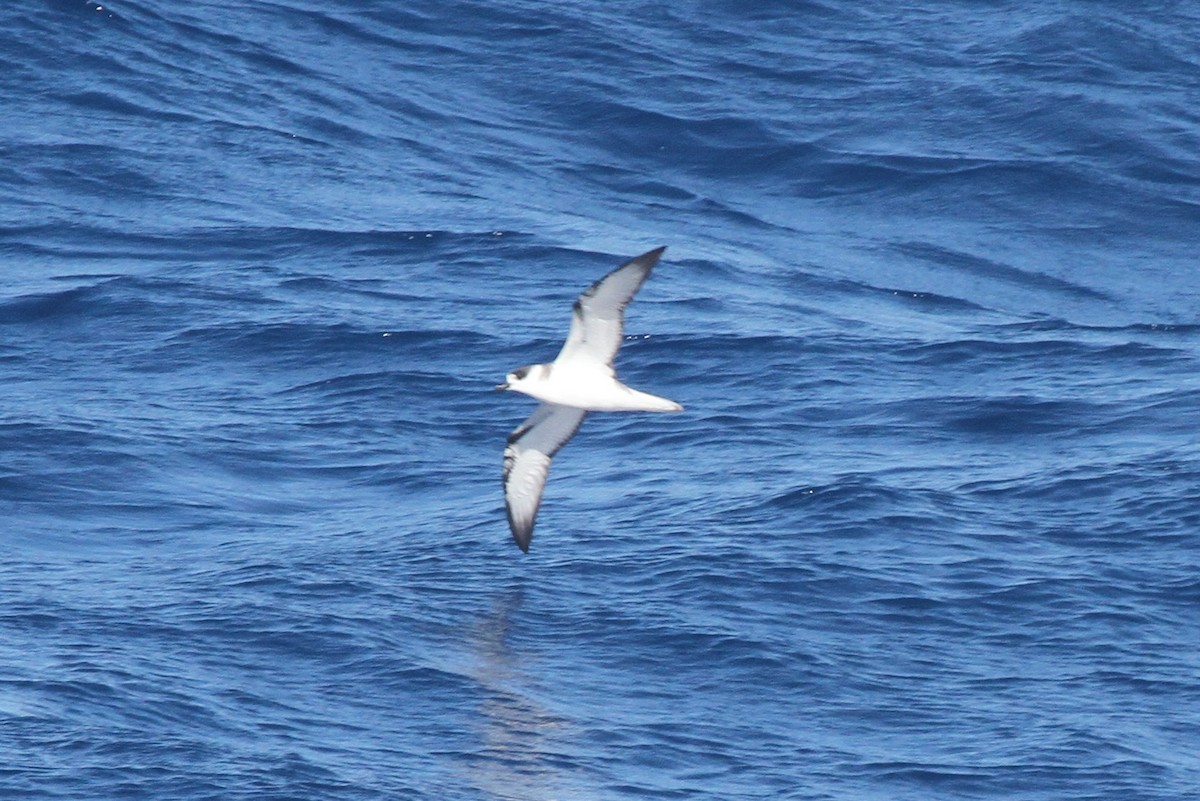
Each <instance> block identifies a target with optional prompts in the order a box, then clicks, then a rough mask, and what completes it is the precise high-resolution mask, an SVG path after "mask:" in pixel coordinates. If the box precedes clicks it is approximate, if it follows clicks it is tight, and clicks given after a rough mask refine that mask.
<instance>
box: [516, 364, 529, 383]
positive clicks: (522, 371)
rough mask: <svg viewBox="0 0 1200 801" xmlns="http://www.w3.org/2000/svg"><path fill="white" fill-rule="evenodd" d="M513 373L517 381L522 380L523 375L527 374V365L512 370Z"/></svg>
mask: <svg viewBox="0 0 1200 801" xmlns="http://www.w3.org/2000/svg"><path fill="white" fill-rule="evenodd" d="M513 375H515V376H516V377H517V380H518V381H523V380H524V379H525V376H527V375H529V368H528V367H518V368H517V369H516V370H513Z"/></svg>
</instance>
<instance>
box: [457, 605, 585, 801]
mask: <svg viewBox="0 0 1200 801" xmlns="http://www.w3.org/2000/svg"><path fill="white" fill-rule="evenodd" d="M524 602H525V588H524V586H523V585H518V586H515V587H509V588H506V589H505V590H503V591H501V592H500V593H498V594H497V595H496V596H495V598H494V599H493V603H492V608H491V610H490V612H489V613H488V614H486V615H485V616H483V617H482V618H480V619H479V620H478V621H477V622H476V624H475V626H473V627H472V629H471V630H470V631H469V633H468V638H469V642H468V646H469V648H470V652H471V654H472V655H473V656H474V659H473V660H472V668H471V671H472V678H474V679H475V680H476V681H477V682H478V684H479V686H480V688H481V690H482V697H483V700H482V701H481V702H480V704H479V706H478V709H477V710H476V711H477V713H478V714H477V715H476V716H475V720H474V724H475V726H477V727H478V729H479V731H478V734H479V740H480V746H479V751H478V753H477V754H476V755H474V757H473V758H471V759H468V760H465V761H464V771H465V773H466V774H467V777H468V780H469V781H470V783H471V784H472V785H474V786H475V787H476V788H477V789H479V790H480V791H482V792H485V793H487V794H488V795H489V796H491V797H494V798H513V799H516V798H520V799H527V800H529V801H537V800H538V799H558V798H564V797H566V796H565V795H564V793H566V792H567V791H569V795H570V797H572V798H579V797H580V794H579V789H580V788H579V787H578V784H579V782H578V780H577V777H575V776H572V770H571V765H572V764H573V763H574V762H575V759H574V758H573V757H572V756H571V753H570V744H569V740H570V737H571V734H572V732H571V725H570V723H569V721H567V720H565V719H563V718H562V717H559V716H557V715H555V714H554V713H553V712H551V711H550V710H549V709H547V708H546V707H545V706H543V705H542V704H541V703H540V702H539V701H538V699H537V697H536V695H537V693H536V690H537V689H538V685H539V682H538V681H537V680H536V674H535V672H534V671H535V670H536V665H537V664H538V661H539V659H538V657H539V654H538V653H536V652H533V651H531V650H529V649H522V648H521V646H520V645H516V644H514V642H513V639H514V638H513V637H512V636H511V635H512V628H513V623H514V620H515V619H516V616H517V615H518V613H519V612H520V611H521V608H522V606H523V604H524Z"/></svg>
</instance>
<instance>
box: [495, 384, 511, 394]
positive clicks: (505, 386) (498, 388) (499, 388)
mask: <svg viewBox="0 0 1200 801" xmlns="http://www.w3.org/2000/svg"><path fill="white" fill-rule="evenodd" d="M506 389H508V384H497V385H496V391H497V392H503V391H504V390H506Z"/></svg>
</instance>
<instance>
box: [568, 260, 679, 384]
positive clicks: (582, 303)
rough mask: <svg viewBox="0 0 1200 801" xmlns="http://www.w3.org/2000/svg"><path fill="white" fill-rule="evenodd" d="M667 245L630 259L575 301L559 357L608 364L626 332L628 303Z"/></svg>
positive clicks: (611, 361) (610, 363) (609, 364)
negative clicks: (565, 339) (573, 311)
mask: <svg viewBox="0 0 1200 801" xmlns="http://www.w3.org/2000/svg"><path fill="white" fill-rule="evenodd" d="M664 250H666V247H665V246H664V247H661V248H655V249H654V250H651V251H648V252H646V253H643V254H642V255H640V256H638V257H637V258H636V259H630V260H629V261H627V262H625V263H624V264H622V265H621V266H620V267H618V268H617V269H615V270H613V271H612V272H611V273H609V274H608V275H606V276H604V277H603V278H601V279H600V280H599V281H597V282H596V283H594V284H592V285H591V286H590V287H589V288H588V289H587V291H585V292H584V293H583V294H582V295H580V296H579V299H578V300H576V301H575V313H574V315H573V316H572V317H571V330H570V332H569V333H568V334H567V341H566V342H565V343H564V344H563V347H562V350H561V351H559V353H558V358H557V360H556V361H567V360H571V359H579V358H581V359H587V360H590V361H594V362H598V363H600V364H603V365H607V366H609V367H611V366H612V363H613V358H614V357H615V356H616V355H617V351H618V350H619V349H620V347H621V339H622V337H623V336H624V334H625V307H626V306H628V305H629V302H630V301H631V300H633V296H634V295H636V294H637V291H638V290H639V289H641V288H642V284H644V283H645V282H646V278H648V277H649V276H650V271H651V270H652V269H654V265H655V264H657V263H658V259H659V257H661V256H662V254H663V251H664Z"/></svg>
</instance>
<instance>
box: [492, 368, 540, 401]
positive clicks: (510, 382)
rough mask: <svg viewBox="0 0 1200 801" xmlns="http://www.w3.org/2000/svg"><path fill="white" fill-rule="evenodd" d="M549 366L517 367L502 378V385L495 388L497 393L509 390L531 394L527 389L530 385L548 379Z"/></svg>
mask: <svg viewBox="0 0 1200 801" xmlns="http://www.w3.org/2000/svg"><path fill="white" fill-rule="evenodd" d="M551 366H552V365H549V364H531V365H529V366H528V367H518V368H517V369H516V370H513V371H512V372H511V373H509V374H508V375H506V376H505V377H504V383H503V384H500V385H498V386H497V387H496V389H497V391H500V390H505V389H511V390H513V391H514V392H523V393H525V394H526V395H529V394H531V393H530V391H529V388H530V386H531V385H532V384H537V383H540V382H542V381H545V380H546V379H547V378H549V377H550V368H551Z"/></svg>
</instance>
